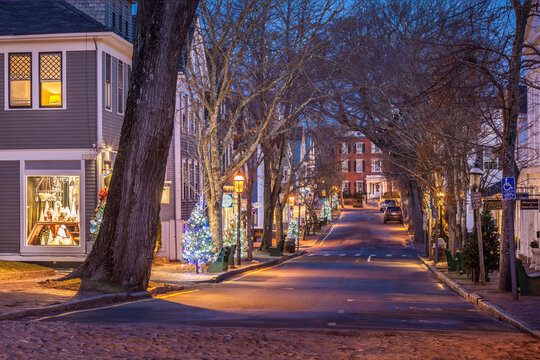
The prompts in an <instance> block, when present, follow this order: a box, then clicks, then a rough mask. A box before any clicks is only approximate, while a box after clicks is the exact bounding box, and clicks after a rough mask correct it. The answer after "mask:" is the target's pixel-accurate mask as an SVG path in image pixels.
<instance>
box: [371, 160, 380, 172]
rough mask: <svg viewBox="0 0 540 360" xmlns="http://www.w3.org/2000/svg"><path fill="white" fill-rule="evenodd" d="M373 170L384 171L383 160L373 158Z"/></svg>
mask: <svg viewBox="0 0 540 360" xmlns="http://www.w3.org/2000/svg"><path fill="white" fill-rule="evenodd" d="M371 172H374V173H376V172H382V160H371Z"/></svg>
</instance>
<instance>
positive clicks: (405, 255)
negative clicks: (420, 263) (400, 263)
mask: <svg viewBox="0 0 540 360" xmlns="http://www.w3.org/2000/svg"><path fill="white" fill-rule="evenodd" d="M407 256H409V255H407V254H402V255H401V257H407Z"/></svg>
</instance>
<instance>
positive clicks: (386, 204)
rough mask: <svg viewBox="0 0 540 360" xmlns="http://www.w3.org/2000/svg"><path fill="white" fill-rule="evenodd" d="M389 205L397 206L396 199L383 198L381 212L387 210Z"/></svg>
mask: <svg viewBox="0 0 540 360" xmlns="http://www.w3.org/2000/svg"><path fill="white" fill-rule="evenodd" d="M389 206H397V204H396V200H383V201H382V202H381V206H380V207H379V210H380V211H381V212H384V211H385V210H386V208H387V207H389Z"/></svg>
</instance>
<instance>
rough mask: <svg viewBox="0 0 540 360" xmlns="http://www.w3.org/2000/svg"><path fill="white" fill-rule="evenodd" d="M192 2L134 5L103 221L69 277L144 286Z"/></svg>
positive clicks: (156, 0) (159, 0)
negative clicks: (129, 68)
mask: <svg viewBox="0 0 540 360" xmlns="http://www.w3.org/2000/svg"><path fill="white" fill-rule="evenodd" d="M197 4H198V1H181V0H178V1H166V0H141V1H139V3H138V15H137V23H136V35H135V45H134V51H133V73H132V78H131V83H130V88H129V93H128V98H127V105H126V115H125V119H124V123H123V125H122V132H121V135H120V144H119V149H118V157H117V159H116V163H115V170H114V173H113V176H112V180H111V186H110V191H109V196H108V199H107V206H106V208H105V214H104V217H103V222H102V225H101V228H100V231H99V235H98V237H97V240H96V243H95V244H94V247H93V249H92V251H91V253H90V255H89V256H88V258H87V259H86V260H85V262H84V263H83V264H82V265H81V266H80V267H79V268H78V269H77V270H76V271H74V272H73V273H72V274H71V275H70V277H81V278H91V279H105V280H110V281H114V282H116V283H118V284H120V285H121V286H123V287H124V288H126V289H128V290H132V291H137V290H146V288H147V285H148V281H149V279H150V268H151V263H152V258H153V251H154V246H155V241H156V236H157V231H158V216H159V209H160V198H161V192H162V190H163V179H164V175H165V167H166V161H167V156H168V150H169V144H170V142H171V138H172V133H173V125H174V104H175V93H176V91H175V89H176V75H177V70H178V64H179V60H180V53H181V50H182V44H183V42H184V39H185V37H186V34H187V32H188V30H189V27H190V25H191V22H192V20H193V16H194V13H195V10H196V8H197Z"/></svg>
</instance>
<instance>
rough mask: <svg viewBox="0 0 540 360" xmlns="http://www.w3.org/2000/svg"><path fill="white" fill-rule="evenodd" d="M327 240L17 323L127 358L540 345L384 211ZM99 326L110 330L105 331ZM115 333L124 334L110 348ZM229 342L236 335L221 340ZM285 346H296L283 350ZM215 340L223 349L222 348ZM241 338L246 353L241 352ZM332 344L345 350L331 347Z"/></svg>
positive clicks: (358, 214) (346, 218) (342, 227)
mask: <svg viewBox="0 0 540 360" xmlns="http://www.w3.org/2000/svg"><path fill="white" fill-rule="evenodd" d="M323 240H324V241H322V242H321V241H319V242H318V243H316V244H315V245H314V247H313V248H311V250H310V251H309V252H308V254H306V255H304V256H302V257H300V258H297V259H294V260H292V261H289V262H286V263H283V264H281V265H278V266H276V267H273V268H268V269H262V270H258V271H253V272H251V273H246V274H244V275H241V276H239V277H236V278H233V279H232V280H230V281H226V282H223V283H220V284H209V285H200V286H197V287H195V288H189V289H186V290H185V291H181V292H177V293H170V294H164V295H162V296H160V297H158V298H154V299H149V300H140V301H135V302H132V303H125V304H116V305H112V306H105V307H103V308H99V309H95V310H82V311H74V312H71V313H67V314H60V315H57V316H51V317H43V318H37V319H32V321H31V323H30V324H28V326H27V327H24V328H21V324H17V325H15V326H17V329H18V330H17V331H22V332H24V331H32V333H34V334H36V332H37V331H38V330H36V329H44V328H48V329H54V331H55V332H58V333H59V334H62V331H64V332H67V333H70V332H71V333H72V335H71V336H72V337H68V338H67V339H68V340H67V341H69V339H73V341H72V342H73V343H75V344H79V347H84V350H85V351H86V352H87V353H88V351H90V349H89V348H88V346H84V344H86V343H87V341H89V342H90V343H91V342H92V340H94V341H98V340H96V339H100V340H99V341H98V343H97V344H95V345H93V346H95V349H94V350H95V351H104V350H103V349H102V347H105V348H107V347H108V348H109V350H107V352H106V353H100V356H104V354H115V351H117V350H118V349H121V353H123V354H124V356H127V355H125V354H132V355H130V356H128V357H139V356H140V357H145V356H146V357H148V358H152V357H158V358H159V357H161V356H164V357H170V356H173V357H182V358H183V357H188V358H189V356H187V355H188V354H192V356H193V357H194V358H204V357H206V358H221V357H222V356H224V357H227V356H225V355H226V354H229V357H230V356H232V357H240V358H241V357H246V358H250V357H252V356H258V357H263V358H264V357H266V356H269V355H268V354H281V355H280V356H282V357H284V358H286V357H295V355H299V354H300V353H303V354H304V355H305V356H308V355H309V354H311V355H310V356H312V357H315V358H325V356H324V354H325V353H326V352H327V351H331V350H332V349H334V350H332V351H334V352H332V354H337V356H338V358H341V357H343V358H357V357H356V356H359V355H358V351H359V348H360V347H361V348H363V349H364V350H365V347H362V346H360V344H362V343H364V344H365V343H366V341H368V340H369V341H368V342H367V343H368V344H371V345H374V344H379V342H381V341H382V342H385V343H386V346H382V345H381V344H382V343H380V344H379V345H377V346H375V347H376V348H377V349H378V350H377V351H376V352H374V353H371V352H366V353H365V354H364V355H365V356H368V355H373V354H379V355H380V356H382V358H385V356H388V358H394V357H392V356H397V357H395V358H408V356H412V357H414V356H413V354H416V355H417V356H420V354H424V355H429V354H431V353H432V351H436V349H438V348H439V346H443V348H444V347H448V349H446V350H445V353H441V356H442V358H447V356H450V354H456V356H458V354H460V349H461V348H463V349H464V348H467V347H468V346H474V347H475V348H474V349H475V350H471V352H469V356H471V354H477V355H476V356H482V354H485V355H486V354H489V352H490V351H495V352H494V353H493V354H499V355H498V356H499V357H500V358H505V355H504V353H501V352H499V350H501V349H503V348H504V349H506V348H507V347H510V348H513V349H514V351H522V352H523V351H525V350H523V347H524V346H525V345H523V344H529V345H527V346H529V348H530V346H531V344H533V345H532V346H536V348H537V349H538V350H540V348H538V342H537V341H536V340H535V339H534V338H532V337H529V336H527V335H524V334H521V333H519V332H518V331H517V330H515V329H514V328H513V327H511V326H510V325H508V324H505V323H503V322H500V321H497V320H494V319H493V318H492V317H490V316H488V315H486V314H484V313H483V312H481V311H479V310H477V309H476V308H475V307H474V306H473V305H471V304H470V303H469V302H467V301H465V300H464V299H462V298H461V297H459V296H457V295H456V294H454V293H453V292H452V291H451V290H449V289H448V288H446V287H445V286H444V285H442V284H441V283H440V282H438V281H436V279H435V278H434V276H432V275H431V273H430V272H429V271H427V270H426V269H425V267H424V266H423V265H421V263H420V261H419V260H418V259H417V257H416V251H415V250H414V249H413V248H411V247H408V246H407V245H408V241H409V239H408V236H407V233H406V231H405V230H404V228H403V225H401V224H383V222H382V215H381V214H380V213H379V212H378V211H377V210H375V209H361V210H346V211H344V212H343V216H342V219H341V221H340V222H339V223H337V224H336V225H335V226H334V228H333V229H332V231H331V233H329V234H328V236H326V238H324V239H323ZM218 328H221V330H216V329H218ZM224 328H229V329H224ZM231 328H232V329H231ZM75 329H77V330H78V331H82V334H83V335H82V336H81V337H80V338H79V337H78V336H77V335H73V334H76V332H74V331H75ZM275 329H279V330H278V331H276V330H275ZM343 330H346V331H343ZM351 331H353V332H351ZM104 333H105V334H107V333H109V334H110V336H103V334H104ZM84 334H86V335H84ZM98 334H99V336H98V337H96V336H97V335H98ZM115 334H116V335H115ZM157 334H161V335H157ZM218 334H221V335H219V336H218ZM263 334H264V336H263V337H262V338H261V337H260V336H262V335H263ZM355 334H356V335H355ZM12 336H15V337H17V336H21V334H18V335H12ZM116 336H119V338H120V339H123V340H122V341H119V342H118V343H117V344H115V342H114V338H115V337H116ZM163 336H165V339H163V338H162V337H163ZM216 336H218V338H219V339H216ZM220 336H221V337H220ZM305 336H307V338H306V337H305ZM186 337H187V338H186ZM506 337H512V339H513V341H512V343H511V344H510V343H505V342H504V340H503V339H504V338H506ZM83 338H84V339H86V341H83V340H82V339H83ZM233 338H234V339H235V340H234V341H233V342H231V341H229V342H227V341H226V340H227V339H229V340H232V339H233ZM274 338H275V339H274ZM285 338H286V339H285ZM330 338H336V339H337V340H332V344H326V343H325V341H324V340H325V339H326V340H328V339H330ZM141 339H144V341H142V340H141ZM166 339H176V340H175V344H176V346H180V347H181V348H182V349H183V350H182V352H183V353H178V354H176V355H175V354H174V353H171V352H170V351H172V350H171V348H170V346H171V344H168V345H167V347H166V348H167V351H166V352H161V351H162V350H165V348H162V347H160V345H159V344H161V343H163V341H164V340H166ZM182 339H183V340H182ZM211 339H212V340H211ZM241 339H243V340H241ZM254 339H256V340H257V341H255V340H254ZM265 339H266V340H265ZM272 339H273V340H272ZM279 339H281V340H285V342H283V341H281V340H279ZM293 339H296V340H294V341H293ZM317 339H320V340H317ZM206 340H207V341H208V343H205V341H206ZM259 340H260V341H263V342H264V343H265V346H264V347H261V345H258V344H259ZM390 340H391V341H390ZM182 341H188V342H189V344H191V345H190V346H191V348H190V347H189V346H188V347H185V346H187V345H186V344H181V343H182ZM298 341H300V342H301V345H299V344H298ZM420 341H421V342H422V344H423V345H422V346H420V347H419V351H420V352H413V353H408V354H409V355H407V356H405V355H404V354H403V352H402V350H400V347H402V346H405V347H406V348H408V349H410V347H411V346H412V344H417V343H418V344H419V342H420ZM342 342H344V343H343V344H342ZM44 343H45V344H46V343H47V342H46V341H44ZM445 343H446V345H444V344H445ZM104 344H107V346H104ZM126 344H128V345H126ZM129 344H131V345H129ZM220 344H221V345H220ZM227 344H228V345H227ZM284 344H294V345H291V346H293V348H287V346H285V345H284ZM344 344H345V345H344ZM347 344H348V345H347ZM458 344H460V345H458ZM482 344H484V345H485V346H484V347H483V346H482ZM489 344H491V345H489ZM520 344H521V345H520ZM495 345H496V346H495ZM149 346H150V347H151V348H153V349H154V350H153V351H154V353H153V355H152V356H151V355H149V354H148V353H145V354H144V355H136V354H135V352H137V353H138V354H140V351H142V350H137V349H141V347H142V348H145V349H146V348H148V347H149ZM182 346H184V347H182ZM216 346H217V347H216ZM219 346H224V347H225V348H227V351H226V352H222V351H224V350H223V349H222V350H219ZM246 346H247V347H248V349H244V347H246ZM284 346H285V347H284ZM340 346H341V347H340ZM343 346H345V347H343ZM381 346H382V347H381ZM57 347H58V346H57ZM231 347H232V348H231ZM236 347H242V348H243V350H240V349H239V348H236ZM173 348H174V346H173ZM337 348H341V349H342V350H341V352H338V353H336V352H335V350H336V349H337ZM115 349H116V350H115ZM129 349H131V350H129ZM190 349H191V350H190ZM208 349H212V350H213V351H211V352H208V351H209V350H208ZM295 349H296V350H295ZM300 349H302V351H301V352H299V351H300ZM343 349H345V350H346V351H343ZM497 349H499V350H497ZM520 349H521V350H520ZM247 350H250V351H251V352H250V351H247ZM383 350H384V351H383ZM439 350H440V349H439ZM66 351H68V350H66ZM126 351H127V353H126ZM177 351H179V350H177ZM185 351H187V353H184V352H185ZM191 351H194V353H191ZM201 351H202V352H201ZM231 351H232V352H231ZM246 351H247V352H246ZM306 351H307V352H306ZM310 351H311V352H310ZM437 351H438V350H437ZM485 351H487V352H485ZM505 351H508V349H506V350H505ZM90 353H91V354H96V353H93V352H90ZM90 353H89V354H90ZM205 353H206V354H207V355H206V356H204V354H205ZM78 354H82V352H79V353H78ZM195 354H197V355H195ZM232 354H236V355H234V356H233V355H232ZM265 354H266V355H265ZM284 354H289V355H287V356H285V355H284ZM391 354H394V355H391ZM507 354H509V353H507ZM512 354H513V355H512V356H513V357H515V358H520V356H523V357H522V358H534V356H533V357H530V356H528V355H526V354H529V355H530V354H531V353H528V352H526V351H525V352H523V353H522V354H521V355H520V354H519V353H515V352H513V353H512ZM537 354H538V353H537ZM0 356H2V355H0ZM121 357H122V356H121ZM473 357H474V356H473ZM278 358H280V357H279V356H278ZM379 358H381V357H379ZM465 358H467V357H465Z"/></svg>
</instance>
